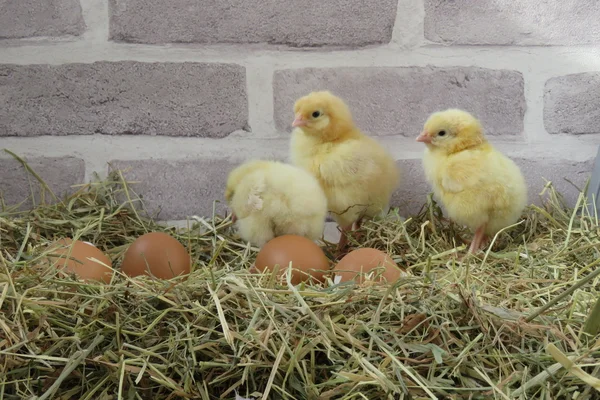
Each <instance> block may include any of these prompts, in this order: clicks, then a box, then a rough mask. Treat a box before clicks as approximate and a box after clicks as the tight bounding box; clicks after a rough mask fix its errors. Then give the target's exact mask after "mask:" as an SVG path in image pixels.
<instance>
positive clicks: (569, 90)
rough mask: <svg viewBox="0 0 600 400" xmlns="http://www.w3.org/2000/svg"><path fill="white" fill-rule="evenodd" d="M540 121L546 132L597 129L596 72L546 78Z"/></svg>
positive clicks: (599, 85) (599, 81) (599, 89)
mask: <svg viewBox="0 0 600 400" xmlns="http://www.w3.org/2000/svg"><path fill="white" fill-rule="evenodd" d="M544 125H545V126H546V130H547V131H548V132H549V133H569V134H575V135H576V134H584V133H600V72H591V73H582V74H573V75H566V76H560V77H557V78H552V79H550V80H548V81H547V82H546V87H545V91H544Z"/></svg>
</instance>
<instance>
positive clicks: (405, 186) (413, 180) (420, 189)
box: [391, 159, 431, 216]
mask: <svg viewBox="0 0 600 400" xmlns="http://www.w3.org/2000/svg"><path fill="white" fill-rule="evenodd" d="M396 165H398V167H399V168H400V171H401V173H402V176H401V181H400V186H399V187H398V190H396V192H395V193H394V195H393V196H392V201H391V204H392V205H393V206H394V207H398V208H399V211H400V215H402V216H407V215H414V214H416V213H418V212H419V211H420V210H421V207H422V206H423V205H424V204H425V203H426V202H427V195H428V194H429V192H430V191H431V189H430V188H429V184H428V183H427V180H426V179H425V172H424V171H423V163H422V162H421V160H420V159H419V160H400V161H397V162H396Z"/></svg>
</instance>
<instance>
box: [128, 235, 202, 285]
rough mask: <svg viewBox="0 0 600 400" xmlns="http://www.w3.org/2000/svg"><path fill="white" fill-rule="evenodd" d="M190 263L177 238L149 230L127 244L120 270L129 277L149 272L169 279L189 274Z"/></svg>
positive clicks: (148, 273) (188, 256)
mask: <svg viewBox="0 0 600 400" xmlns="http://www.w3.org/2000/svg"><path fill="white" fill-rule="evenodd" d="M191 264H192V260H191V258H190V255H189V254H188V252H187V250H186V249H185V247H183V245H182V244H181V243H179V241H178V240H177V239H175V238H174V237H173V236H171V235H168V234H166V233H163V232H150V233H146V234H145V235H142V236H140V237H139V238H137V239H136V240H135V241H134V242H133V243H132V244H131V246H129V248H128V249H127V251H126V252H125V257H124V258H123V263H122V264H121V270H122V271H123V273H125V274H127V275H129V276H131V277H134V276H139V275H150V273H151V274H152V275H154V276H155V277H157V278H160V279H171V278H173V277H176V276H180V275H187V274H189V273H190V268H191Z"/></svg>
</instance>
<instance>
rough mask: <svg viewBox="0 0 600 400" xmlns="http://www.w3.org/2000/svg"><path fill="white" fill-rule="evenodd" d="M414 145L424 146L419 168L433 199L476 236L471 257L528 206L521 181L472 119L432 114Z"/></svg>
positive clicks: (455, 111) (454, 111) (465, 114)
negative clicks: (422, 169)
mask: <svg viewBox="0 0 600 400" xmlns="http://www.w3.org/2000/svg"><path fill="white" fill-rule="evenodd" d="M417 142H422V143H425V145H426V146H427V148H426V150H425V154H424V156H423V166H424V169H425V176H426V177H427V180H428V181H429V183H430V184H431V186H432V188H433V192H434V194H435V196H436V197H437V198H438V199H439V200H440V201H441V202H442V204H443V205H444V207H445V208H446V210H447V212H448V216H449V217H450V218H451V219H453V220H454V221H456V222H458V223H460V224H463V225H466V226H467V227H469V228H470V229H471V230H472V231H474V232H475V235H474V237H473V241H472V242H471V246H470V248H469V253H473V252H475V251H477V250H479V249H481V248H482V247H483V245H484V242H486V241H487V240H488V239H489V236H493V235H495V234H496V233H497V232H498V231H500V230H501V229H503V228H505V227H507V226H509V225H511V224H514V223H515V222H517V220H518V219H519V217H520V216H521V213H522V212H523V209H524V208H525V206H526V202H527V186H526V184H525V179H524V178H523V175H522V174H521V171H520V169H519V167H518V166H517V165H516V164H515V163H514V162H513V161H512V160H511V159H509V158H508V157H506V156H504V155H503V154H501V153H500V152H498V151H497V150H496V149H494V147H493V146H492V145H491V144H490V143H489V142H488V141H487V139H486V138H485V136H484V134H483V129H482V126H481V124H480V122H479V121H478V120H477V119H476V118H475V117H473V116H472V115H471V114H469V113H468V112H466V111H462V110H458V109H448V110H445V111H439V112H436V113H433V114H432V115H431V116H430V117H429V118H428V119H427V121H426V122H425V126H424V128H423V132H421V134H420V135H419V136H418V137H417Z"/></svg>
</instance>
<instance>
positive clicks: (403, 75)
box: [273, 67, 526, 137]
mask: <svg viewBox="0 0 600 400" xmlns="http://www.w3.org/2000/svg"><path fill="white" fill-rule="evenodd" d="M313 90H331V91H332V92H333V93H335V94H337V95H338V96H340V97H342V98H344V99H345V100H346V101H347V102H348V104H349V106H350V108H351V111H352V112H353V114H354V118H355V121H356V123H357V125H358V126H359V127H360V128H361V129H363V130H364V131H365V132H367V133H369V134H371V135H375V136H383V135H403V136H408V137H416V136H417V135H418V134H419V132H420V131H421V129H422V128H423V124H424V123H425V120H426V119H427V117H428V115H429V114H430V113H432V112H435V111H438V110H441V109H445V108H448V107H459V108H464V109H465V110H468V111H470V112H472V113H473V114H475V115H476V116H477V117H478V118H479V119H481V121H482V123H483V124H484V127H485V129H486V132H487V133H488V134H490V135H520V134H522V132H523V118H524V115H525V110H526V103H525V95H524V82H523V75H522V74H521V73H520V72H517V71H508V70H491V69H483V68H474V67H456V68H433V67H407V68H326V69H314V68H307V69H297V70H281V71H276V72H275V76H274V81H273V91H274V96H275V102H274V103H275V106H274V109H275V123H276V127H277V129H278V130H280V131H288V132H289V131H290V130H291V123H292V121H293V118H294V112H293V105H294V102H295V101H296V100H297V99H298V98H299V97H301V96H304V95H305V94H308V93H309V92H310V91H313Z"/></svg>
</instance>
